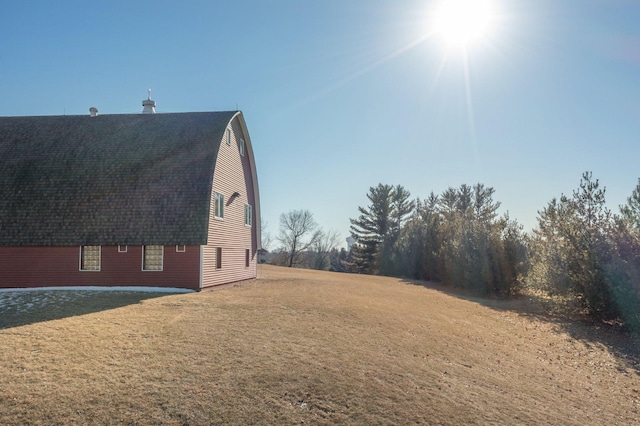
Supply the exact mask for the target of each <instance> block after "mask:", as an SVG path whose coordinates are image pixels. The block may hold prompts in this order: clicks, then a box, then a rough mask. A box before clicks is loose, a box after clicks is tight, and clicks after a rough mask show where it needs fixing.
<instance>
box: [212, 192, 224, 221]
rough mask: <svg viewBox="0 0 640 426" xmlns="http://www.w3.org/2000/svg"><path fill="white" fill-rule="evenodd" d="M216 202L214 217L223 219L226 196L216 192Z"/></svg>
mask: <svg viewBox="0 0 640 426" xmlns="http://www.w3.org/2000/svg"><path fill="white" fill-rule="evenodd" d="M214 202H215V207H214V211H213V215H214V216H215V217H218V218H220V219H222V218H223V217H224V195H222V194H220V193H219V192H216V193H215V194H214Z"/></svg>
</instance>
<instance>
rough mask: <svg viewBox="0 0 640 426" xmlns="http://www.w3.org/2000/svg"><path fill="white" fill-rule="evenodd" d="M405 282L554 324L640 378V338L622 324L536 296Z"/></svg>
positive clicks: (620, 367) (405, 280)
mask: <svg viewBox="0 0 640 426" xmlns="http://www.w3.org/2000/svg"><path fill="white" fill-rule="evenodd" d="M401 281H402V282H403V283H406V284H413V285H418V286H421V287H426V288H429V289H432V290H436V291H439V292H441V293H444V294H447V295H449V296H453V297H456V298H459V299H463V300H467V301H470V302H474V303H478V304H480V305H483V306H486V307H488V308H490V309H493V310H496V311H508V312H513V313H516V314H517V315H520V316H523V317H527V318H532V319H536V320H540V321H544V322H547V323H551V324H553V325H554V326H555V327H556V328H557V329H558V331H560V332H564V333H566V334H568V335H569V336H570V337H571V338H572V339H575V340H578V341H580V342H582V343H584V344H585V345H586V346H587V348H591V347H602V346H604V347H606V348H607V349H608V351H609V352H610V353H611V354H613V355H614V356H615V358H616V360H617V361H618V366H617V367H618V370H620V371H625V370H626V369H631V370H633V371H635V373H636V374H638V375H640V335H638V334H633V333H631V332H629V331H626V330H625V329H624V328H623V327H622V326H621V325H619V324H607V323H596V322H594V321H591V320H589V319H588V318H587V317H586V316H580V315H579V314H576V313H575V312H572V311H571V310H570V309H568V308H564V309H563V308H559V307H557V306H554V305H552V304H550V303H549V301H547V300H545V299H542V298H540V297H537V296H533V295H523V296H517V297H513V298H509V299H498V298H488V297H479V296H476V295H474V294H473V293H472V292H470V291H468V290H463V289H459V288H453V287H448V286H445V285H443V284H439V283H435V282H429V281H419V280H411V279H402V280H401Z"/></svg>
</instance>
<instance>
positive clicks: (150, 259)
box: [142, 246, 164, 271]
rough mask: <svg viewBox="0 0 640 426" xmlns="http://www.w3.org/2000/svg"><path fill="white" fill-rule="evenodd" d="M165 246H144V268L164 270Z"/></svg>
mask: <svg viewBox="0 0 640 426" xmlns="http://www.w3.org/2000/svg"><path fill="white" fill-rule="evenodd" d="M163 255H164V246H142V270H143V271H162V258H163Z"/></svg>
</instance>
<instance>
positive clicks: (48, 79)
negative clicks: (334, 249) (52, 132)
mask: <svg viewBox="0 0 640 426" xmlns="http://www.w3.org/2000/svg"><path fill="white" fill-rule="evenodd" d="M495 3H496V6H497V9H498V11H499V12H498V14H497V16H496V20H495V23H494V25H493V26H492V28H491V30H490V31H489V33H488V35H487V38H486V39H485V40H483V41H482V42H481V43H477V44H475V45H473V46H470V47H469V49H468V51H467V55H466V61H465V59H464V58H465V56H464V55H463V54H461V53H460V52H459V51H452V50H449V49H447V48H446V47H445V45H444V44H443V43H442V41H441V40H440V39H438V37H435V36H432V35H430V34H431V27H430V17H431V16H432V15H433V13H434V10H435V7H436V5H437V1H435V0H434V1H428V0H422V1H414V0H403V1H397V0H349V1H345V0H323V1H314V2H312V1H302V0H297V1H296V0H271V1H237V2H217V1H188V0H186V1H185V0H182V1H180V2H178V1H158V0H155V1H142V0H136V1H109V2H90V1H58V2H50V1H46V2H45V1H42V2H36V1H30V2H5V4H3V6H2V13H1V14H0V58H1V60H0V116H15V115H60V114H69V115H72V114H88V108H89V107H90V106H96V107H98V108H99V110H100V113H101V114H120V113H139V112H140V111H142V106H141V101H142V99H144V98H145V97H146V95H147V88H152V90H153V92H152V97H153V99H154V100H156V102H157V108H156V109H157V111H158V112H159V113H161V112H183V111H218V110H234V109H236V108H239V109H241V110H242V111H243V113H244V115H245V119H246V121H247V125H248V128H249V132H250V135H251V140H252V143H253V147H254V151H255V156H256V163H257V169H258V177H259V184H260V190H261V201H262V212H263V218H264V220H266V222H267V223H268V230H269V231H270V233H271V234H274V235H275V234H277V231H278V217H279V215H280V213H282V212H287V211H289V210H293V209H308V210H310V211H312V212H313V213H314V216H315V218H316V220H317V222H318V223H319V224H320V225H321V226H323V227H324V228H325V229H327V230H329V229H332V230H336V231H338V232H340V233H341V234H342V236H343V237H347V236H348V229H349V218H355V217H356V216H357V215H358V211H357V207H358V206H359V205H361V206H364V205H366V204H367V198H366V193H367V192H368V189H369V187H370V186H375V185H377V184H378V183H388V184H401V185H403V186H405V188H407V189H408V190H409V191H410V192H411V194H412V195H413V196H414V197H421V198H425V197H427V196H428V195H429V193H430V192H431V191H434V192H436V193H440V192H442V191H443V190H444V189H446V188H447V187H449V186H454V187H457V186H459V185H460V184H463V183H467V184H475V183H477V182H481V183H484V184H485V185H487V186H492V187H494V188H495V190H496V193H495V198H496V200H498V201H500V202H502V212H506V211H509V213H510V216H511V217H512V218H515V219H517V220H518V221H519V222H520V223H522V224H523V225H525V229H527V230H529V229H531V228H532V227H533V226H535V224H536V220H535V219H536V216H537V211H538V210H540V209H542V208H543V207H544V206H545V205H546V203H547V202H548V201H549V200H551V198H553V197H555V196H559V195H560V194H561V193H565V194H570V193H571V191H572V190H573V189H575V188H577V186H578V183H579V181H580V177H581V174H582V172H584V171H587V170H589V171H593V173H594V177H596V178H598V179H599V180H600V182H601V183H602V184H603V185H604V186H606V188H607V200H608V204H609V207H610V208H612V209H613V210H615V211H617V206H618V205H619V204H621V203H624V202H625V200H626V197H628V196H629V195H630V194H631V191H632V190H633V188H634V187H635V185H636V183H637V180H638V178H639V177H640V161H639V159H640V25H638V23H639V22H640V2H639V1H635V0H563V1H557V0H495Z"/></svg>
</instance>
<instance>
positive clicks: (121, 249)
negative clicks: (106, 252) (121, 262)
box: [118, 245, 127, 253]
mask: <svg viewBox="0 0 640 426" xmlns="http://www.w3.org/2000/svg"><path fill="white" fill-rule="evenodd" d="M126 252H127V246H120V245H119V246H118V253H126Z"/></svg>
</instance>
